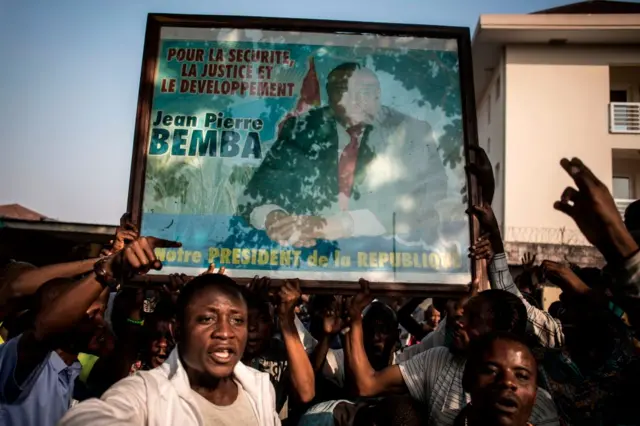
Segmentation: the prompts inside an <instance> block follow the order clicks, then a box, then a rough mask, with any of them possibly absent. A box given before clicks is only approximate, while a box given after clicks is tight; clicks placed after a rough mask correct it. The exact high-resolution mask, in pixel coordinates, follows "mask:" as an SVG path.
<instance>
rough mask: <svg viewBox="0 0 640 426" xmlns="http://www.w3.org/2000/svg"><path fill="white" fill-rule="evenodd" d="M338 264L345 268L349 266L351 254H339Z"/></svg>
mask: <svg viewBox="0 0 640 426" xmlns="http://www.w3.org/2000/svg"><path fill="white" fill-rule="evenodd" d="M340 266H343V267H345V268H348V267H349V266H351V256H340Z"/></svg>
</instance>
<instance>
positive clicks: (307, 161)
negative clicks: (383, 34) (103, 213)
mask: <svg viewBox="0 0 640 426" xmlns="http://www.w3.org/2000/svg"><path fill="white" fill-rule="evenodd" d="M326 90H327V95H328V101H329V102H328V105H326V106H323V107H319V108H314V109H312V110H310V111H308V112H307V113H305V114H303V115H300V116H297V117H291V118H288V119H287V120H286V122H285V123H284V126H283V128H282V130H281V131H280V134H279V137H278V139H277V141H276V143H275V144H274V145H273V147H272V148H271V150H270V151H269V152H268V153H267V155H266V156H265V159H264V161H263V162H262V163H261V164H260V167H258V169H257V171H256V172H255V173H254V175H253V177H252V179H251V181H250V182H249V184H248V185H247V188H246V190H245V197H246V198H248V199H249V200H251V201H249V202H248V203H247V205H245V206H242V208H243V209H242V212H243V213H244V214H245V216H246V217H247V218H248V220H249V223H250V224H251V225H252V226H254V227H256V228H257V229H264V230H265V231H266V233H267V235H268V236H269V238H271V239H272V240H273V241H276V242H279V243H281V244H286V243H289V244H292V245H294V246H310V247H313V246H314V245H315V243H316V240H318V239H325V240H340V239H344V238H352V237H361V236H369V237H376V236H381V235H392V234H397V235H402V236H405V238H406V239H416V240H419V239H423V241H425V242H428V243H431V242H433V241H434V240H435V239H436V238H437V229H438V226H439V224H440V219H439V217H438V214H437V212H436V209H435V205H436V204H437V203H438V202H439V201H441V200H443V199H444V198H445V197H446V191H447V175H446V172H445V168H444V165H443V162H442V159H441V158H440V155H439V153H438V149H437V144H436V141H435V139H434V136H433V131H432V129H431V126H430V125H429V123H427V122H426V121H422V120H418V119H416V118H413V117H411V116H409V115H406V114H403V113H402V112H400V111H397V110H394V109H393V108H391V107H387V106H383V105H381V103H380V98H381V87H380V82H379V81H378V78H377V77H376V75H375V74H374V73H373V72H372V71H371V70H369V69H368V68H366V67H364V66H362V65H360V64H358V63H356V62H347V63H343V64H340V65H338V66H337V67H336V68H334V69H333V70H331V72H330V73H329V75H328V78H327V84H326ZM275 181H278V182H280V184H281V185H282V186H283V187H285V188H287V191H283V190H282V189H281V188H279V187H276V186H274V185H272V182H275ZM291 193H295V194H296V196H293V197H292V196H291Z"/></svg>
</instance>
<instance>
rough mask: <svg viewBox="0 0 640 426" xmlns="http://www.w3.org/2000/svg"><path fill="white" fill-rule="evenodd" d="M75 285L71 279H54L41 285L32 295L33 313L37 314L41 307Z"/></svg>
mask: <svg viewBox="0 0 640 426" xmlns="http://www.w3.org/2000/svg"><path fill="white" fill-rule="evenodd" d="M74 285H75V281H74V280H73V279H71V278H54V279H52V280H49V281H47V282H46V283H45V284H44V285H42V286H41V287H40V288H39V289H38V290H37V291H36V293H35V294H34V301H33V311H34V313H38V312H40V311H41V310H42V308H43V307H45V306H47V305H49V304H51V302H53V300H54V299H56V298H58V297H59V296H60V295H61V294H63V293H64V292H66V291H67V290H69V289H70V288H71V287H73V286H74Z"/></svg>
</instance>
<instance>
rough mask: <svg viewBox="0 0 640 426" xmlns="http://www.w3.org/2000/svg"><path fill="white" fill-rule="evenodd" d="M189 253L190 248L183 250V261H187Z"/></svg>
mask: <svg viewBox="0 0 640 426" xmlns="http://www.w3.org/2000/svg"><path fill="white" fill-rule="evenodd" d="M191 253H192V252H191V250H185V251H184V261H185V262H188V261H189V258H190V257H191Z"/></svg>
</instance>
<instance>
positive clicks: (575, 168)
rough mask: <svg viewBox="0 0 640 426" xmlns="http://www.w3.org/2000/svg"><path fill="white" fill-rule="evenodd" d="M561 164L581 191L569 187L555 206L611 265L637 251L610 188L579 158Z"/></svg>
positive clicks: (562, 161) (563, 161) (636, 246)
mask: <svg viewBox="0 0 640 426" xmlns="http://www.w3.org/2000/svg"><path fill="white" fill-rule="evenodd" d="M560 165H561V166H562V168H563V169H565V171H566V172H567V173H568V174H569V176H571V178H572V179H573V181H574V182H575V184H576V186H577V187H578V189H575V188H573V187H567V188H566V189H565V190H564V191H563V192H562V195H561V197H560V200H559V201H556V202H555V203H554V204H553V207H554V208H555V209H556V210H559V211H561V212H563V213H565V214H566V215H568V216H569V217H571V218H572V219H573V220H574V221H575V222H576V224H577V225H578V228H580V231H582V233H583V234H584V236H585V237H586V238H587V240H589V242H590V243H591V244H593V245H594V246H596V247H597V248H598V250H600V252H601V253H602V255H603V256H604V257H605V259H606V260H607V262H609V263H619V262H622V261H623V260H624V259H626V258H628V257H630V256H631V255H632V254H634V253H635V252H637V251H638V245H637V244H636V242H635V241H634V240H633V238H632V237H631V234H630V233H629V231H627V229H626V227H625V225H624V223H623V221H622V217H621V215H620V213H619V212H618V209H617V208H616V204H615V202H614V201H613V197H612V196H611V193H610V192H609V190H608V189H607V187H606V186H605V185H604V184H603V183H602V182H601V181H600V180H599V179H598V178H597V177H596V176H595V175H594V174H593V173H592V172H591V170H590V169H589V168H588V167H587V166H585V165H584V164H583V163H582V161H581V160H580V159H578V158H573V159H571V160H568V159H566V158H563V159H562V160H561V161H560Z"/></svg>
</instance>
